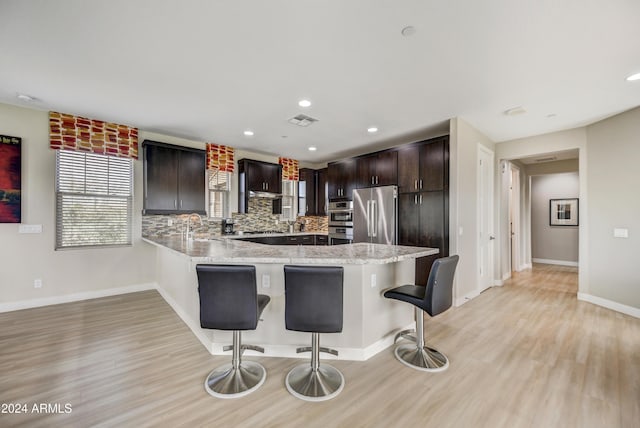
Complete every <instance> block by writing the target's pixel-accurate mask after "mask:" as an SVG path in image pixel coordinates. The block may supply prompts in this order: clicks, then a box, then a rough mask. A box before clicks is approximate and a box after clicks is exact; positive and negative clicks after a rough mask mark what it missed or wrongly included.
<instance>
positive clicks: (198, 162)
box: [142, 140, 206, 214]
mask: <svg viewBox="0 0 640 428" xmlns="http://www.w3.org/2000/svg"><path fill="white" fill-rule="evenodd" d="M142 147H143V154H144V211H143V213H144V214H180V213H193V212H195V213H199V214H205V213H206V210H205V164H206V154H205V151H204V150H198V149H191V148H188V147H181V146H174V145H170V144H165V143H160V142H157V141H150V140H145V141H144V142H143V143H142Z"/></svg>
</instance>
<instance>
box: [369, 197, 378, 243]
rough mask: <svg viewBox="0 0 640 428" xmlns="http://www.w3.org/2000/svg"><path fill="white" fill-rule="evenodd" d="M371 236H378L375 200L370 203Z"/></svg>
mask: <svg viewBox="0 0 640 428" xmlns="http://www.w3.org/2000/svg"><path fill="white" fill-rule="evenodd" d="M371 236H372V237H373V238H376V237H377V236H378V203H377V202H376V201H375V200H373V201H371Z"/></svg>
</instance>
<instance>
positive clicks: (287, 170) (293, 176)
mask: <svg viewBox="0 0 640 428" xmlns="http://www.w3.org/2000/svg"><path fill="white" fill-rule="evenodd" d="M278 163H279V164H280V165H282V179H283V180H296V181H297V180H298V179H299V178H300V177H299V176H300V168H299V167H298V161H297V160H295V159H287V158H278Z"/></svg>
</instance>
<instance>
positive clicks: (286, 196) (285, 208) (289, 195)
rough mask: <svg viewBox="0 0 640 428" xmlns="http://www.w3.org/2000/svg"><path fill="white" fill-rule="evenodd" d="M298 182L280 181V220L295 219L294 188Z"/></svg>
mask: <svg viewBox="0 0 640 428" xmlns="http://www.w3.org/2000/svg"><path fill="white" fill-rule="evenodd" d="M297 187H298V182H297V181H293V180H282V220H295V219H296V213H297V212H296V206H295V203H296V200H297V198H296V188H297Z"/></svg>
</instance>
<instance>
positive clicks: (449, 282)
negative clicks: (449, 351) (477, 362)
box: [384, 256, 459, 372]
mask: <svg viewBox="0 0 640 428" xmlns="http://www.w3.org/2000/svg"><path fill="white" fill-rule="evenodd" d="M458 259H459V257H458V256H450V257H443V258H441V259H437V260H436V261H435V262H434V263H433V266H432V267H431V272H429V279H428V280H427V286H426V287H422V286H419V285H402V286H400V287H396V288H392V289H391V290H387V291H386V292H385V293H384V297H386V298H388V299H396V300H402V301H403V302H407V303H411V304H412V305H414V306H415V314H416V330H404V331H401V332H400V333H398V334H397V335H396V337H395V340H394V342H395V341H397V340H398V338H403V339H408V340H411V341H412V342H414V343H413V344H404V345H400V346H398V347H397V348H396V350H395V355H396V358H397V359H398V360H399V361H400V362H401V363H402V364H404V365H406V366H409V367H411V368H414V369H418V370H424V371H431V372H437V371H442V370H446V369H447V367H449V360H448V359H447V357H446V356H445V355H444V354H442V353H440V352H438V351H437V350H435V349H433V348H429V347H428V346H425V344H424V319H423V314H422V312H423V311H424V312H426V313H428V314H429V315H430V316H432V317H433V316H436V315H438V314H440V313H442V312H444V311H446V310H447V309H449V308H450V307H451V303H452V299H453V276H454V274H455V271H456V266H457V264H458ZM413 332H415V333H416V335H415V336H412V335H410V334H409V333H413Z"/></svg>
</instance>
